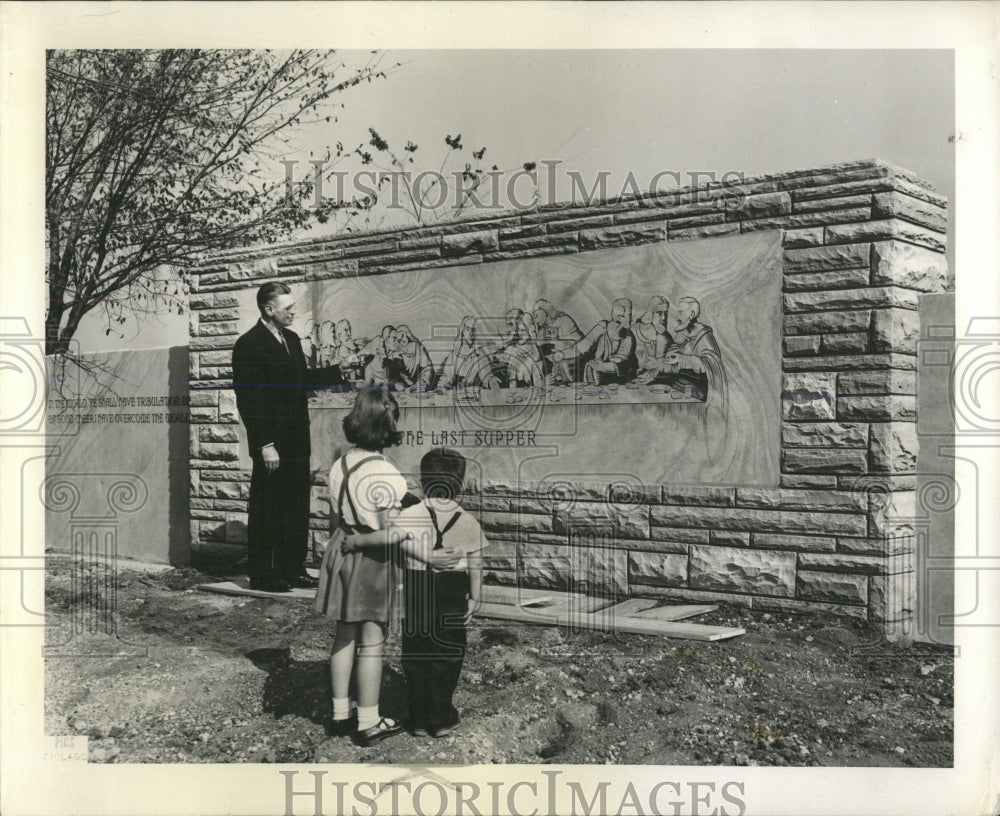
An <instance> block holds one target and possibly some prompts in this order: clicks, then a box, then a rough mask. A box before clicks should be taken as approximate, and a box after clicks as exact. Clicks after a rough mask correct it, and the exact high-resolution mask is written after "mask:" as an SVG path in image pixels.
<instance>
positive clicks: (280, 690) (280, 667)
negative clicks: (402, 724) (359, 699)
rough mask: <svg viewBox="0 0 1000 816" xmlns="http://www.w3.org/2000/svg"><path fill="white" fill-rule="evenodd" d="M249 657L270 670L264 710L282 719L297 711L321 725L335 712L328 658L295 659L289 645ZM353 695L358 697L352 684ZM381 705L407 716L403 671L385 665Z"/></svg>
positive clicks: (387, 713) (390, 713) (387, 711)
mask: <svg viewBox="0 0 1000 816" xmlns="http://www.w3.org/2000/svg"><path fill="white" fill-rule="evenodd" d="M246 656H247V658H248V659H249V660H250V662H251V663H253V664H254V666H256V667H257V668H258V669H262V670H263V671H266V672H267V679H266V680H265V681H264V697H263V708H264V711H265V713H268V714H273V715H274V718H275V719H280V718H281V717H284V716H286V715H288V714H294V715H296V716H298V717H302V718H303V719H306V720H309V721H310V722H314V723H316V724H317V725H322V724H323V723H324V722H326V721H327V720H329V719H330V717H331V716H332V714H333V703H332V694H331V690H330V663H329V661H327V660H294V659H293V658H292V652H291V650H290V649H288V648H265V649H254V650H253V651H252V652H247V655H246ZM351 696H352V698H355V699H356V697H355V694H354V690H353V683H352V691H351ZM379 707H380V709H381V712H382V714H383V715H385V716H386V717H393V718H396V719H403V718H405V716H406V686H405V680H404V678H403V675H402V673H400V672H399V670H398V669H396V668H394V667H393V666H390V665H388V664H385V665H384V666H383V667H382V691H381V695H380V701H379Z"/></svg>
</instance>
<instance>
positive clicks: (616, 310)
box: [611, 303, 625, 326]
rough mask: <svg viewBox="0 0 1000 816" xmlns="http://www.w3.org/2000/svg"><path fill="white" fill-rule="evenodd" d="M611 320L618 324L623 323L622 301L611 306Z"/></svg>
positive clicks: (623, 308) (623, 310) (623, 307)
mask: <svg viewBox="0 0 1000 816" xmlns="http://www.w3.org/2000/svg"><path fill="white" fill-rule="evenodd" d="M611 322H612V323H617V324H618V325H619V326H624V325H625V305H624V304H622V303H616V304H615V305H614V306H612V307H611Z"/></svg>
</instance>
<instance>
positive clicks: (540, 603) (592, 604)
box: [482, 584, 655, 612]
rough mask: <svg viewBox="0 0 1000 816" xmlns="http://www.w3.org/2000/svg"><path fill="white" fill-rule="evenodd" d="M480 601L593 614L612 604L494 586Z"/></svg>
mask: <svg viewBox="0 0 1000 816" xmlns="http://www.w3.org/2000/svg"><path fill="white" fill-rule="evenodd" d="M482 600H483V602H484V603H495V604H504V605H506V606H522V607H536V606H537V607H546V608H549V609H554V608H556V607H559V608H562V609H566V610H568V611H573V612H594V611H595V610H597V609H603V608H605V607H607V606H610V605H611V604H612V599H611V598H603V597H601V596H599V595H583V594H581V593H577V592H558V591H552V590H545V589H528V588H527V587H517V586H497V585H494V584H488V585H485V586H484V587H483V592H482ZM652 603H655V601H653V602H652Z"/></svg>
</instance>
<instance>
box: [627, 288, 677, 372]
mask: <svg viewBox="0 0 1000 816" xmlns="http://www.w3.org/2000/svg"><path fill="white" fill-rule="evenodd" d="M669 313H670V303H669V302H668V301H667V299H666V298H664V297H660V296H659V295H653V297H651V298H650V299H649V304H648V305H647V307H646V313H645V314H644V315H642V317H640V318H639V319H638V320H636V321H635V323H634V324H633V325H632V333H633V334H634V335H635V342H636V356H637V357H638V359H639V374H638V376H637V377H636V379H637V380H638V381H639V382H642V383H649V382H653V380H655V379H656V378H657V377H659V376H660V375H661V374H662V373H663V372H664V371H665V370H666V369H667V368H669V366H667V365H666V364H665V357H666V355H667V352H668V351H669V349H670V347H671V346H672V345H673V342H674V338H673V336H672V335H671V334H670V332H669V331H667V319H668V315H669Z"/></svg>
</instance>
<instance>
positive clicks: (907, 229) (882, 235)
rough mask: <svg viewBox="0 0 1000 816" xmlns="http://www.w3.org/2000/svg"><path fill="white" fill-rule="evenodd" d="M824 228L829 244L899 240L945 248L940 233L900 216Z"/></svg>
mask: <svg viewBox="0 0 1000 816" xmlns="http://www.w3.org/2000/svg"><path fill="white" fill-rule="evenodd" d="M824 230H825V241H826V243H827V244H847V243H856V242H860V241H882V240H899V241H906V242H908V243H911V244H916V245H918V246H924V247H927V248H928V249H933V250H934V251H935V252H944V250H945V246H944V239H943V238H942V237H941V235H940V234H939V233H937V232H934V231H933V230H929V229H926V228H925V227H920V226H917V225H916V224H911V223H909V222H907V221H901V220H900V219H898V218H885V219H882V220H878V221H863V222H861V223H857V224H832V225H830V226H828V227H824Z"/></svg>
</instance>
